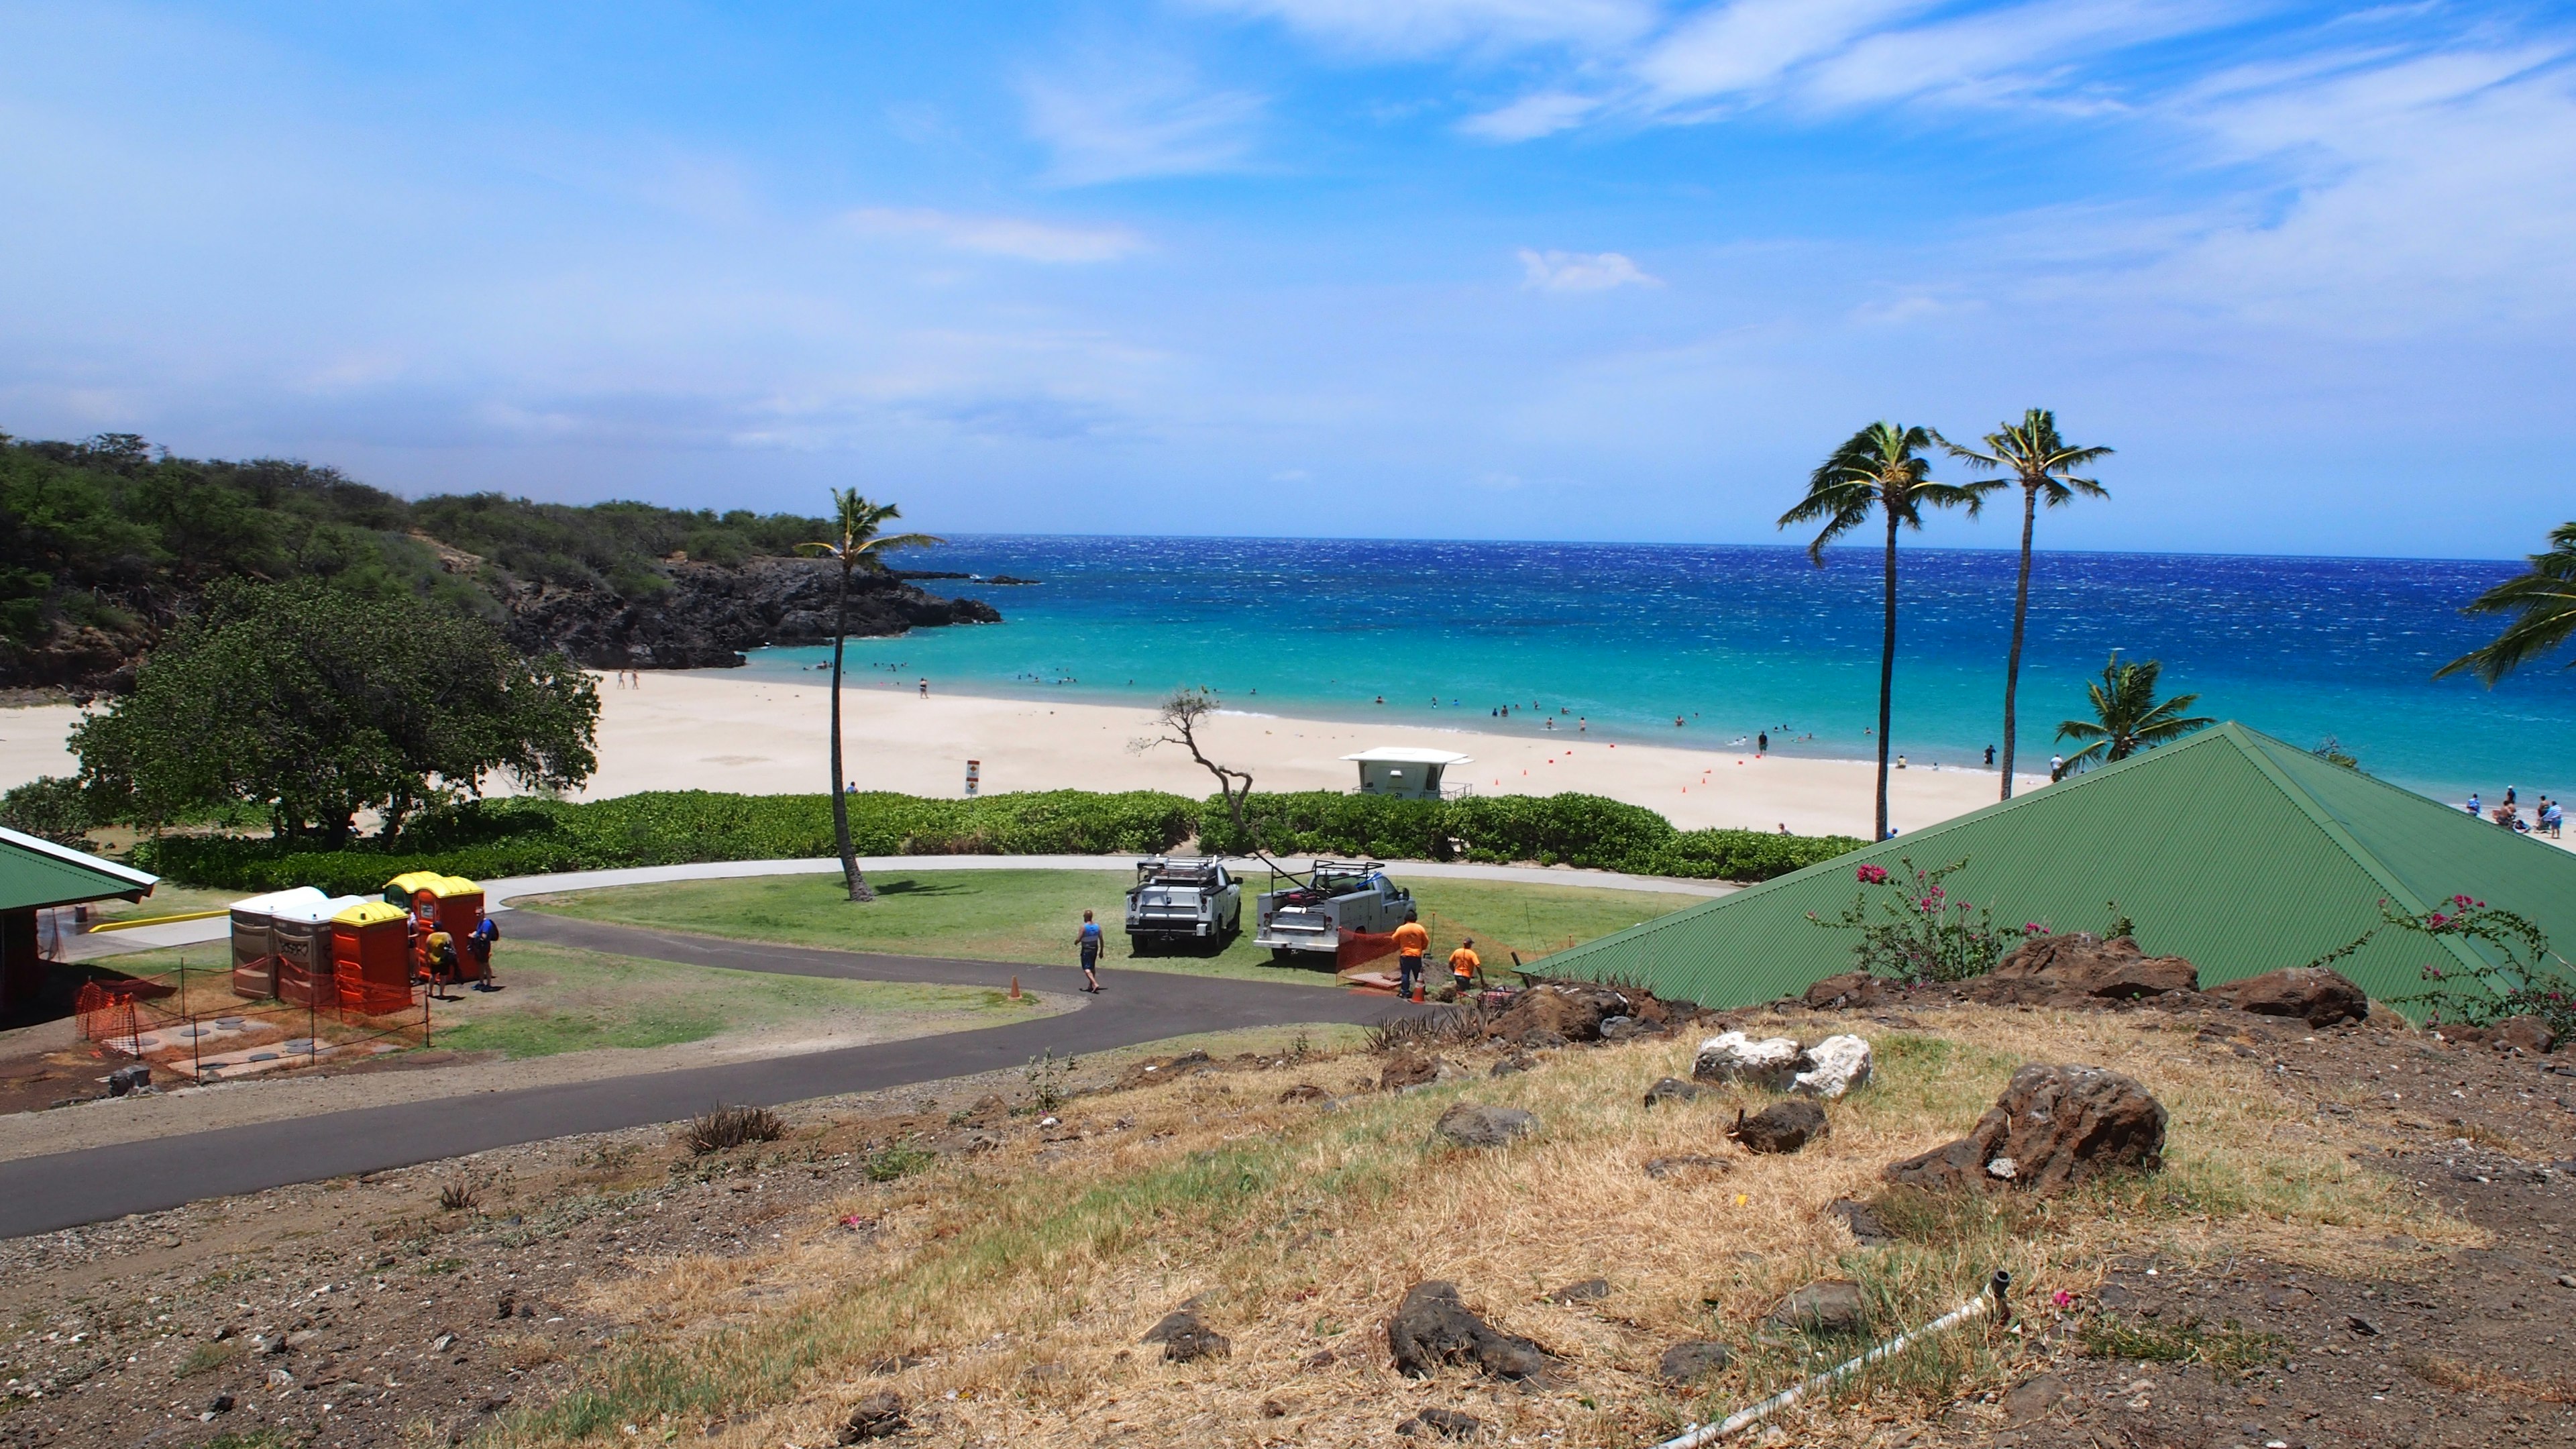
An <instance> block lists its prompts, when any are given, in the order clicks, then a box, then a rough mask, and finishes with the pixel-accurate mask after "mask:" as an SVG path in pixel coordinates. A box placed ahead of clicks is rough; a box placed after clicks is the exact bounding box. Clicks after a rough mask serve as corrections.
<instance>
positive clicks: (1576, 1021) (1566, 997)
mask: <svg viewBox="0 0 2576 1449" xmlns="http://www.w3.org/2000/svg"><path fill="white" fill-rule="evenodd" d="M1635 1014H1636V1011H1635V1007H1634V1004H1633V1003H1632V1002H1630V1001H1629V999H1628V997H1627V996H1626V995H1624V994H1623V993H1621V992H1617V991H1613V990H1611V989H1610V988H1609V987H1607V986H1595V985H1593V984H1591V983H1590V982H1585V981H1545V982H1541V983H1539V984H1538V985H1536V986H1533V987H1531V988H1530V989H1529V990H1527V991H1524V992H1522V993H1521V994H1520V995H1518V996H1515V997H1513V998H1512V1004H1511V1005H1509V1006H1507V1007H1505V1008H1503V1014H1502V1015H1501V1017H1499V1018H1497V1019H1496V1021H1495V1023H1494V1030H1495V1032H1496V1033H1497V1034H1499V1035H1502V1036H1507V1037H1508V1036H1517V1037H1521V1038H1523V1039H1524V1040H1523V1045H1527V1044H1528V1042H1527V1040H1526V1039H1527V1037H1528V1034H1529V1033H1531V1032H1534V1031H1545V1032H1553V1033H1555V1034H1556V1035H1558V1036H1560V1037H1563V1038H1565V1039H1566V1040H1567V1041H1599V1040H1600V1039H1601V1023H1602V1022H1603V1021H1604V1020H1606V1019H1608V1018H1610V1017H1614V1016H1634V1015H1635Z"/></svg>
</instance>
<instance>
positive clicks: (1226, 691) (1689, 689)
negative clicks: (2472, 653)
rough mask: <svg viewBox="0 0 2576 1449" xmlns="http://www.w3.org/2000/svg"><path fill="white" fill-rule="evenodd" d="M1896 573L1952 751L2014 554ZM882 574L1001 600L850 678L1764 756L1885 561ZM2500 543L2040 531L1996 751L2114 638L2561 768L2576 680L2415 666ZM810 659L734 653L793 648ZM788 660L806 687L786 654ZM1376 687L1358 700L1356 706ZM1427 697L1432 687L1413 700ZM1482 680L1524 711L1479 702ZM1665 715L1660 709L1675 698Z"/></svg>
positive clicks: (2191, 669)
mask: <svg viewBox="0 0 2576 1449" xmlns="http://www.w3.org/2000/svg"><path fill="white" fill-rule="evenodd" d="M1900 558H1901V562H1900V569H1901V580H1900V583H1899V588H1898V597H1899V607H1900V610H1901V613H1900V617H1899V621H1898V657H1897V665H1896V713H1895V728H1894V730H1893V731H1892V733H1893V735H1894V738H1895V744H1896V748H1897V749H1899V750H1901V751H1903V752H1905V753H1906V754H1907V755H1908V756H1909V757H1911V758H1912V759H1913V760H1914V761H1915V762H1917V763H1928V762H1944V763H1968V762H1971V761H1973V760H1975V759H1977V758H1979V757H1980V756H1981V755H1982V752H1983V750H1984V747H1985V746H1986V745H1988V744H1999V743H2000V734H2001V729H2002V711H2003V706H2002V699H2003V674H2004V654H2005V650H2006V648H2007V646H2008V644H2009V642H2010V639H2011V629H2012V585H2013V570H2014V556H2013V555H2012V554H2010V553H2006V552H1985V551H1975V552H1970V551H1960V550H1935V549H1909V550H1906V551H1905V552H1904V553H1903V554H1902V555H1901V556H1900ZM902 562H903V564H904V565H905V566H907V567H911V568H918V569H953V570H959V571H964V572H969V573H974V574H981V575H984V576H986V577H988V578H989V577H990V576H992V575H995V574H1009V575H1013V576H1016V577H1020V578H1033V579H1036V580H1038V581H1039V582H1037V583H1034V584H1029V585H993V584H990V583H983V582H971V581H964V580H937V581H930V582H927V583H926V584H925V585H924V586H925V587H927V588H930V589H932V590H934V591H937V592H945V593H960V594H966V595H970V596H972V597H976V598H980V599H983V600H985V601H987V602H989V603H991V604H992V605H993V606H994V607H995V608H997V609H999V610H1000V611H1001V612H1002V614H1003V616H1004V618H1005V619H1006V620H1007V622H1005V623H1003V624H1000V625H998V626H990V627H976V628H950V629H926V630H916V631H915V632H913V633H912V634H909V635H907V636H905V637H903V638H900V639H867V640H858V641H854V642H853V644H852V646H851V655H850V664H851V668H852V669H853V671H854V682H856V683H862V684H866V683H871V682H872V681H871V679H870V673H871V671H872V670H873V671H874V672H875V679H876V680H879V681H882V680H887V679H891V678H894V677H897V676H899V677H900V678H901V679H902V680H903V682H904V683H905V685H906V686H910V685H911V684H912V682H913V681H914V680H916V679H919V678H922V677H925V676H926V677H928V678H929V679H930V680H931V683H932V687H933V689H934V690H948V691H954V692H958V693H969V694H1002V695H1020V696H1032V697H1046V698H1075V699H1086V700H1107V701H1119V702H1128V703H1143V702H1146V701H1148V700H1150V699H1152V698H1155V697H1158V696H1160V695H1161V694H1163V693H1166V692H1168V691H1169V690H1170V689H1171V688H1172V687H1173V686H1174V685H1176V684H1188V685H1201V684H1204V685H1207V686H1210V687H1212V688H1214V689H1215V690H1216V691H1217V692H1218V693H1219V694H1220V695H1221V696H1222V697H1223V699H1224V701H1225V703H1226V705H1227V706H1228V707H1230V708H1237V709H1244V710H1250V711H1257V712H1262V713H1278V714H1296V715H1306V716H1312V717H1322V718H1331V719H1347V720H1371V719H1387V720H1401V721H1402V722H1404V723H1406V724H1412V725H1431V726H1439V725H1454V726H1457V727H1461V728H1467V729H1477V730H1510V731H1515V732H1517V731H1520V730H1535V729H1537V728H1538V718H1539V716H1538V714H1537V713H1536V712H1535V711H1537V710H1544V711H1551V712H1552V711H1554V710H1557V709H1560V708H1563V709H1569V710H1571V711H1572V712H1573V713H1574V714H1576V715H1580V716H1582V717H1584V718H1585V719H1587V720H1588V721H1589V722H1590V727H1591V729H1592V731H1593V732H1595V733H1601V732H1604V731H1607V732H1609V733H1611V734H1612V735H1613V736H1614V737H1618V738H1626V739H1636V740H1643V741H1650V742H1653V743H1658V744H1679V745H1699V746H1705V747H1708V748H1712V749H1714V748H1722V747H1725V746H1727V745H1729V744H1730V743H1732V742H1734V741H1736V740H1738V739H1740V738H1744V737H1749V736H1751V735H1752V734H1754V733H1755V732H1756V731H1760V730H1768V731H1769V732H1770V733H1771V735H1772V741H1773V747H1774V748H1775V749H1778V750H1782V751H1784V752H1789V753H1803V754H1815V755H1826V756H1835V757H1841V758H1853V759H1857V758H1865V757H1869V756H1871V755H1873V754H1874V753H1875V746H1874V744H1873V742H1872V740H1871V738H1870V737H1869V735H1868V734H1867V733H1865V732H1866V731H1867V730H1868V729H1870V728H1871V727H1872V726H1873V725H1874V724H1875V723H1876V712H1877V678H1878V643H1879V601H1878V582H1879V575H1878V565H1879V556H1878V554H1877V553H1876V552H1874V551H1873V550H1871V549H1870V548H1868V547H1865V546H1861V547H1848V548H1839V549H1836V550H1834V551H1831V552H1829V553H1828V554H1827V556H1826V564H1827V566H1826V567H1825V568H1823V569H1821V570H1819V569H1816V568H1814V567H1812V566H1811V565H1809V563H1808V562H1807V558H1806V554H1805V552H1804V551H1803V550H1802V549H1799V548H1796V547H1699V546H1666V545H1615V544H1609V545H1604V544H1534V543H1374V542H1352V541H1345V540H1301V539H1285V540H1283V539H1202V538H1065V537H1039V536H994V535H986V536H974V537H960V538H956V539H954V540H952V541H951V542H950V543H949V544H948V545H947V546H946V547H942V548H937V549H931V550H926V551H923V552H920V553H916V554H911V555H907V556H906V557H905V558H904V559H903V560H902ZM2517 571H2518V570H2517V566H2516V565H2514V564H2511V563H2503V562H2494V561H2449V562H2446V561H2439V560H2394V559H2320V558H2245V557H2226V556H2215V555H2206V554H2100V553H2058V554H2042V555H2040V556H2039V557H2038V559H2037V560H2036V561H2035V565H2034V569H2033V575H2032V580H2031V601H2030V637H2029V643H2028V646H2027V649H2026V651H2025V655H2024V661H2023V668H2022V689H2021V721H2022V724H2021V764H2022V766H2023V768H2025V769H2033V770H2045V769H2046V767H2047V761H2048V757H2049V754H2050V752H2051V749H2052V748H2053V746H2052V738H2051V737H2052V736H2053V734H2054V732H2055V728H2056V725H2057V722H2058V721H2060V720H2062V719H2066V718H2069V717H2075V716H2082V715H2085V714H2086V713H2087V709H2086V704H2085V695H2084V684H2085V682H2086V681H2087V680H2088V679H2089V678H2091V677H2092V676H2094V675H2096V674H2098V673H2099V671H2100V670H2101V668H2102V665H2103V662H2104V660H2105V658H2106V657H2107V656H2108V655H2109V654H2110V652H2111V651H2112V650H2114V649H2118V650H2121V651H2123V652H2124V653H2126V654H2127V655H2128V656H2129V657H2132V658H2147V659H2159V660H2162V661H2163V662H2164V687H2165V689H2166V690H2167V692H2169V693H2170V692H2195V693H2197V694H2199V696H2200V703H2199V705H2198V707H2197V709H2196V710H2195V713H2200V714H2207V715H2211V716H2215V717H2217V718H2220V719H2231V718H2232V719H2238V720H2242V721H2243V722H2245V723H2246V724H2248V725H2250V726H2252V727H2253V728H2255V729H2259V730H2262V731H2265V732H2267V733H2269V734H2273V735H2277V736H2279V737H2281V738H2283V739H2286V740H2289V741H2291V742H2293V743H2296V744H2300V745H2306V746H2313V745H2316V744H2317V743H2319V742H2320V741H2322V740H2324V739H2325V738H2326V737H2328V736H2332V737H2333V738H2334V739H2336V740H2337V741H2339V742H2340V744H2341V746H2342V748H2343V749H2344V750H2345V751H2346V752H2348V753H2350V754H2353V755H2355V756H2358V757H2359V758H2360V760H2361V763H2362V767H2363V768H2364V769H2366V770H2368V771H2370V772H2371V773H2373V774H2376V775H2380V776H2382V777H2383V778H2386V779H2390V780H2394V781H2397V782H2399V783H2401V784H2405V785H2408V786H2411V787H2413V788H2416V789H2419V790H2423V791H2425V792H2427V793H2430V794H2435V795H2437V796H2440V797H2442V798H2455V797H2458V796H2462V795H2465V794H2466V793H2467V792H2468V791H2469V790H2471V789H2478V790H2483V791H2485V792H2486V793H2487V794H2488V796H2489V797H2490V798H2492V797H2493V796H2495V795H2496V794H2498V793H2500V792H2501V791H2502V790H2503V788H2504V787H2505V786H2506V785H2508V784H2510V785H2515V786H2518V787H2520V789H2521V791H2522V795H2523V798H2524V799H2525V800H2528V799H2530V798H2531V797H2532V796H2533V795H2534V794H2535V793H2539V792H2543V791H2545V792H2547V793H2549V794H2551V795H2552V796H2557V795H2559V794H2560V792H2561V790H2562V789H2576V731H2571V729H2570V726H2571V725H2576V673H2567V672H2561V671H2560V670H2558V669H2557V668H2555V666H2554V663H2553V664H2552V665H2550V666H2546V667H2542V668H2538V669H2532V670H2528V671H2526V672H2525V673H2524V674H2522V675H2520V676H2518V677H2516V678H2513V679H2511V680H2508V681H2507V682H2506V683H2504V684H2503V685H2501V686H2499V687H2498V688H2496V689H2494V690H2492V691H2490V690H2488V689H2486V688H2485V687H2483V686H2482V685H2480V684H2478V683H2477V682H2476V681H2475V680H2474V679H2469V678H2464V677H2455V678H2451V679H2445V680H2439V681H2437V680H2435V679H2433V677H2432V674H2433V671H2434V669H2435V668H2437V667H2438V666H2440V665H2441V664H2442V663H2444V662H2445V661H2448V660H2450V659H2452V658H2455V657H2457V656H2458V655H2460V654H2462V653H2465V652H2467V651H2468V650H2470V649H2473V648H2475V647H2477V646H2478V645H2480V644H2482V643H2484V642H2485V641H2486V640H2487V639H2489V638H2491V637H2492V636H2493V632H2494V629H2495V627H2496V624H2495V622H2494V621H2492V620H2488V619H2472V618H2468V617H2465V616H2463V615H2462V614H2461V613H2460V612H2459V606H2460V605H2461V604H2462V603H2463V602H2465V601H2467V600H2468V599H2470V598H2472V597H2474V596H2475V595H2477V594H2478V593H2479V592H2481V591H2482V590H2484V589H2486V588H2487V587H2489V586H2490V585H2492V584H2494V583H2495V582H2497V581H2498V580H2500V579H2503V578H2505V577H2508V576H2510V575H2511V574H2513V573H2515V572H2517ZM828 654H829V651H828V650H818V649H776V650H765V651H762V652H761V653H760V654H758V655H756V656H754V659H753V665H752V667H753V668H754V669H755V670H758V671H761V672H764V673H772V672H775V673H786V672H791V671H800V672H801V671H805V670H809V669H810V667H811V666H812V665H813V664H814V663H815V662H817V661H819V660H821V659H823V658H825V657H827V656H828ZM804 677H805V678H808V679H810V678H812V675H811V674H810V673H806V674H805V675H804ZM1381 696H1382V697H1383V698H1384V699H1385V701H1386V702H1385V704H1384V705H1383V706H1381V705H1378V704H1377V703H1376V702H1375V701H1376V700H1378V699H1379V698H1380V697H1381ZM1435 701H1436V705H1435ZM1506 702H1509V703H1512V704H1515V705H1517V706H1521V707H1522V709H1523V711H1524V712H1521V713H1516V714H1514V715H1513V716H1511V717H1510V718H1509V719H1508V720H1506V719H1498V718H1496V717H1494V716H1493V714H1492V713H1491V711H1492V710H1493V709H1494V708H1495V707H1497V706H1499V705H1501V704H1504V703H1506ZM1677 716H1678V717H1679V718H1681V719H1682V720H1683V721H1684V723H1683V725H1682V726H1681V727H1679V728H1676V727H1675V726H1674V723H1673V721H1674V719H1675V718H1676V717H1677Z"/></svg>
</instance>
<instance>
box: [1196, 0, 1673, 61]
mask: <svg viewBox="0 0 2576 1449" xmlns="http://www.w3.org/2000/svg"><path fill="white" fill-rule="evenodd" d="M1199 3H1200V4H1202V5H1205V6H1207V7H1208V8H1212V9H1221V10H1231V11H1234V12H1237V13H1239V14H1249V15H1259V16H1263V17H1266V18H1269V19H1273V20H1277V21H1279V22H1280V23H1282V24H1284V25H1286V26H1288V27H1290V28H1291V29H1294V30H1298V31H1301V32H1303V33H1305V34H1307V35H1310V36H1313V37H1315V38H1317V39H1320V40H1324V41H1327V42H1330V43H1332V44H1335V45H1339V46H1343V47H1346V48H1349V49H1352V50H1357V51H1364V52H1369V53H1373V54H1379V55H1404V56H1418V55H1433V54H1438V53H1440V52H1443V51H1450V50H1498V49H1512V48H1520V47H1528V46H1539V45H1567V46H1573V47H1576V48H1579V49H1587V50H1597V49H1602V48H1606V47H1611V46H1616V45H1620V44H1624V43H1627V42H1630V41H1633V40H1636V39H1637V38H1639V37H1640V36H1643V35H1644V34H1646V33H1647V32H1648V31H1650V30H1652V29H1653V28H1654V27H1655V25H1656V24H1657V23H1659V21H1660V19H1661V13H1660V12H1661V6H1660V5H1658V4H1657V3H1655V0H1199Z"/></svg>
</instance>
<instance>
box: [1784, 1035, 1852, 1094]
mask: <svg viewBox="0 0 2576 1449" xmlns="http://www.w3.org/2000/svg"><path fill="white" fill-rule="evenodd" d="M1869 1064H1870V1056H1869V1043H1868V1042H1866V1041H1863V1040H1861V1039H1860V1038H1859V1037H1856V1036H1829V1037H1826V1038H1825V1039H1824V1040H1823V1041H1820V1042H1818V1043H1816V1044H1815V1045H1814V1046H1811V1047H1809V1048H1807V1049H1806V1050H1805V1051H1803V1052H1801V1053H1799V1054H1798V1060H1797V1062H1796V1066H1797V1068H1798V1070H1797V1072H1796V1074H1795V1075H1793V1076H1791V1077H1790V1078H1789V1090H1790V1091H1792V1092H1795V1093H1797V1094H1798V1095H1799V1096H1801V1097H1815V1098H1818V1099H1820V1100H1823V1101H1827V1102H1838V1101H1840V1100H1842V1096H1843V1094H1844V1093H1845V1092H1848V1091H1850V1090H1851V1089H1852V1088H1854V1087H1865V1086H1867V1085H1869Z"/></svg>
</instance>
